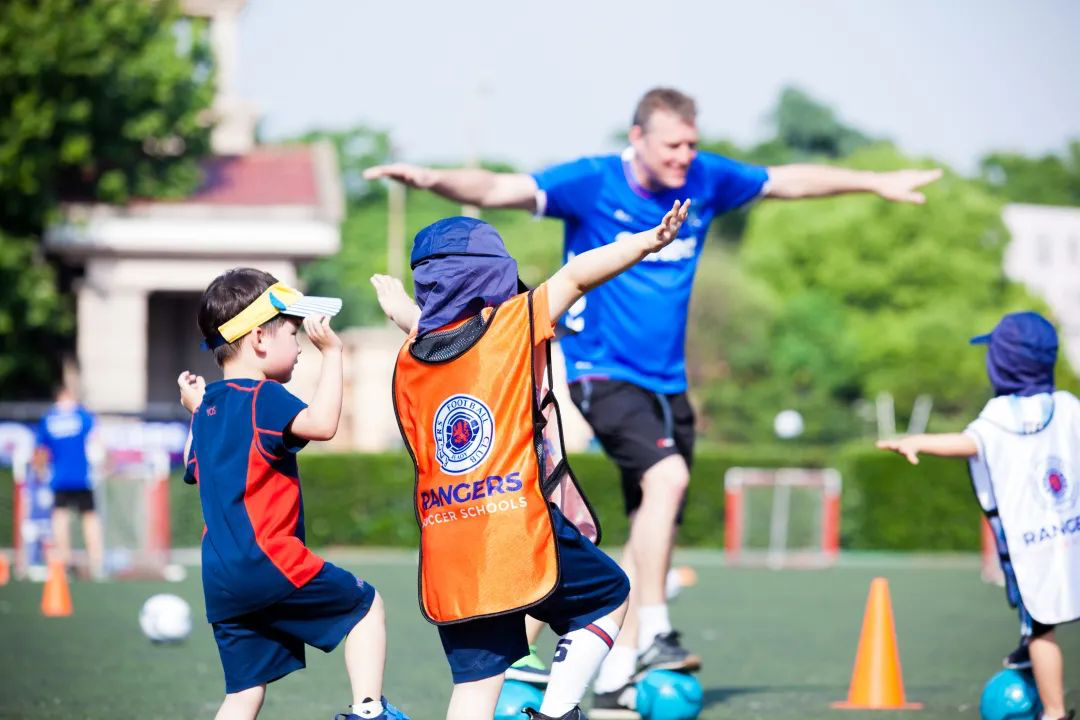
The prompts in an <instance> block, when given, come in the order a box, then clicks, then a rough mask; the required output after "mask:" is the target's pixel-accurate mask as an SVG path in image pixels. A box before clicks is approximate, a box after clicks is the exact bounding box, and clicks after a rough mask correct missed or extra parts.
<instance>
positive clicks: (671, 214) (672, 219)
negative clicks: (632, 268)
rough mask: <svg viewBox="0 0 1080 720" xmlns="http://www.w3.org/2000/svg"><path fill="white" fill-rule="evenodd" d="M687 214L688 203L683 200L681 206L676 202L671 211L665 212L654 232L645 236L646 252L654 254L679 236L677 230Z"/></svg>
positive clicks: (688, 209)
mask: <svg viewBox="0 0 1080 720" xmlns="http://www.w3.org/2000/svg"><path fill="white" fill-rule="evenodd" d="M689 214H690V201H689V200H684V201H683V202H682V204H679V201H678V200H676V201H675V203H674V204H673V205H672V206H671V209H670V210H668V211H667V215H665V216H664V219H663V220H661V221H660V224H659V225H657V226H656V232H654V233H649V234H648V235H647V236H646V241H645V242H646V248H647V249H648V251H649V252H656V251H657V250H660V249H661V248H663V247H665V246H666V245H668V244H669V243H670V242H671V241H672V240H674V239H675V236H676V235H678V234H679V228H681V227H682V224H683V223H684V222H686V218H687V216H688V215H689Z"/></svg>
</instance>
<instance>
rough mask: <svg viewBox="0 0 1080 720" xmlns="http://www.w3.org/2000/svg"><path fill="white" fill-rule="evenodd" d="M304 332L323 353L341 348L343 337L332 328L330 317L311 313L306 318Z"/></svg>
mask: <svg viewBox="0 0 1080 720" xmlns="http://www.w3.org/2000/svg"><path fill="white" fill-rule="evenodd" d="M304 332H306V333H307V334H308V337H309V338H311V344H312V345H314V346H315V349H316V350H318V351H319V352H321V353H326V352H333V351H335V350H341V338H339V337H338V336H337V333H335V332H334V331H333V330H331V329H330V318H328V317H326V316H325V315H309V316H307V317H306V318H304Z"/></svg>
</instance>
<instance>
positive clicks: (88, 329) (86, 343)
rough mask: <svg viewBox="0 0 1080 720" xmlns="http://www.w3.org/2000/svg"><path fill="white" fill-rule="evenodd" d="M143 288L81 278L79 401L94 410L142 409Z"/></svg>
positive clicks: (143, 368) (143, 396)
mask: <svg viewBox="0 0 1080 720" xmlns="http://www.w3.org/2000/svg"><path fill="white" fill-rule="evenodd" d="M146 299H147V296H146V293H145V292H144V291H141V290H132V289H128V288H120V289H117V288H111V287H103V286H100V285H95V284H93V283H90V282H84V283H83V284H82V287H80V288H79V291H78V317H79V326H78V327H79V329H78V341H77V348H78V356H79V370H80V375H81V376H82V389H83V401H84V402H85V403H86V406H87V407H89V408H90V409H91V410H94V411H96V412H142V411H143V410H145V409H146V337H147V332H146V330H147V328H146V315H147V307H146Z"/></svg>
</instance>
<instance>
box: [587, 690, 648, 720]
mask: <svg viewBox="0 0 1080 720" xmlns="http://www.w3.org/2000/svg"><path fill="white" fill-rule="evenodd" d="M636 705H637V689H636V688H635V687H634V684H633V683H629V684H627V685H625V686H623V687H621V688H619V689H618V690H612V691H611V692H606V693H599V692H598V693H593V701H592V707H591V708H589V720H641V714H640V713H638V711H637V710H635V709H634V707H635V706H636Z"/></svg>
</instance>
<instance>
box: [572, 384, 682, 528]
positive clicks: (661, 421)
mask: <svg viewBox="0 0 1080 720" xmlns="http://www.w3.org/2000/svg"><path fill="white" fill-rule="evenodd" d="M570 398H571V399H572V400H573V401H574V404H575V405H577V408H578V410H580V411H581V414H582V415H584V416H585V420H587V421H588V423H589V426H590V427H592V430H593V433H595V434H596V439H597V440H599V441H600V445H601V446H603V448H604V452H606V453H607V454H608V456H609V457H610V458H611V459H612V460H614V461H615V464H616V465H618V466H619V470H620V472H621V474H622V489H623V500H624V502H625V504H626V513H627V514H630V513H632V512H634V511H635V510H637V509H638V507H640V506H641V477H642V476H643V475H644V474H645V471H646V470H648V469H649V468H651V467H652V466H653V465H655V464H656V463H658V462H660V461H661V460H663V459H664V458H666V457H670V456H672V455H681V456H682V458H683V460H685V461H686V466H687V467H688V468H689V467H690V465H691V462H692V461H693V456H694V409H693V408H692V407H690V400H689V399H687V397H686V393H676V394H674V395H662V394H660V393H654V392H650V391H649V390H646V389H645V388H643V387H640V386H638V385H634V384H633V383H628V382H624V381H622V380H579V381H577V382H575V383H573V384H572V385H571V386H570ZM684 502H685V500H684ZM680 515H681V513H680Z"/></svg>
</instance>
